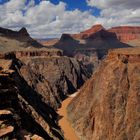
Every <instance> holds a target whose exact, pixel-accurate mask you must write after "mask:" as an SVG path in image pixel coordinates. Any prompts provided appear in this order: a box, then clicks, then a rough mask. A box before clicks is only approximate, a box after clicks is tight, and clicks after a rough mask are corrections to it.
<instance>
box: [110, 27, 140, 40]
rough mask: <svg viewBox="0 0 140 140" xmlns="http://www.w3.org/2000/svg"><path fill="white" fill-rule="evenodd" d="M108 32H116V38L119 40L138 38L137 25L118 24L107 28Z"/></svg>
mask: <svg viewBox="0 0 140 140" xmlns="http://www.w3.org/2000/svg"><path fill="white" fill-rule="evenodd" d="M108 31H109V32H113V33H116V35H117V38H118V39H119V40H120V41H121V42H128V41H131V40H134V39H140V27H139V26H137V27H135V26H119V27H113V28H111V29H109V30H108Z"/></svg>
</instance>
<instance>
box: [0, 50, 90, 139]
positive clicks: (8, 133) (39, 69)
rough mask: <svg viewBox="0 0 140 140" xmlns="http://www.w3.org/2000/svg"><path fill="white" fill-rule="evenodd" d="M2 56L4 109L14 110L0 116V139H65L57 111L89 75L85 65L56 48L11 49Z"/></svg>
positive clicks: (0, 76)
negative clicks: (58, 121)
mask: <svg viewBox="0 0 140 140" xmlns="http://www.w3.org/2000/svg"><path fill="white" fill-rule="evenodd" d="M0 58H1V59H0V91H1V93H0V99H1V101H0V102H1V104H0V109H1V110H0V112H1V111H2V112H3V111H5V112H6V111H11V112H12V113H11V114H10V118H11V119H9V118H8V117H7V115H6V114H4V115H3V116H2V118H1V116H0V124H1V125H2V126H4V127H2V128H1V129H0V138H9V139H12V138H17V139H23V138H24V137H28V138H31V137H39V136H41V137H42V138H44V139H50V140H51V139H61V140H62V139H64V137H63V134H62V132H61V129H60V128H59V126H58V124H57V119H58V115H57V113H56V112H55V110H56V109H57V108H58V107H59V106H60V104H61V102H62V100H64V99H65V98H66V97H67V96H68V95H69V94H71V93H73V92H75V91H76V90H77V89H78V88H80V86H82V84H83V83H84V81H85V80H86V79H87V78H88V74H87V73H86V71H85V69H84V67H83V66H82V65H80V63H79V62H77V61H76V60H75V59H73V58H68V57H64V56H62V51H59V50H56V49H45V50H32V51H31V50H30V51H27V50H25V51H14V52H7V53H1V55H0ZM14 116H18V118H17V119H15V117H14ZM4 120H6V122H7V123H5V121H4Z"/></svg>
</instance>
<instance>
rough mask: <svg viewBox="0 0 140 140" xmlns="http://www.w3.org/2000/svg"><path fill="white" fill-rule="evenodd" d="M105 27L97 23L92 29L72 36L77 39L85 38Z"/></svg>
mask: <svg viewBox="0 0 140 140" xmlns="http://www.w3.org/2000/svg"><path fill="white" fill-rule="evenodd" d="M103 29H104V27H103V26H102V25H100V24H97V25H94V26H92V27H91V28H90V29H87V30H85V31H83V32H80V33H79V34H74V35H72V36H73V37H74V38H77V39H85V38H88V37H89V36H90V35H91V34H94V33H97V32H99V31H100V30H103Z"/></svg>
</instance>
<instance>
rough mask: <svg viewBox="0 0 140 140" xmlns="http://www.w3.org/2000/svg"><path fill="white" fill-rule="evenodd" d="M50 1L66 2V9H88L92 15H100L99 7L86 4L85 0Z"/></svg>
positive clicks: (55, 1)
mask: <svg viewBox="0 0 140 140" xmlns="http://www.w3.org/2000/svg"><path fill="white" fill-rule="evenodd" d="M36 1H38V0H36ZM50 1H51V2H52V3H54V4H58V3H59V2H60V1H63V2H65V3H67V10H74V9H79V10H81V11H88V10H90V11H91V13H92V14H93V15H95V16H99V15H100V9H99V8H96V7H90V6H88V5H87V3H86V0H50Z"/></svg>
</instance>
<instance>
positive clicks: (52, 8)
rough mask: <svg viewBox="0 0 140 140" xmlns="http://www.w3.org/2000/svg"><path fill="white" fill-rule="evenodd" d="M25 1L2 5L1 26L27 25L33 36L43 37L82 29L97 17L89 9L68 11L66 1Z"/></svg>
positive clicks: (90, 24) (16, 27)
mask: <svg viewBox="0 0 140 140" xmlns="http://www.w3.org/2000/svg"><path fill="white" fill-rule="evenodd" d="M25 3H26V0H22V1H19V0H11V1H10V2H7V3H5V4H4V5H1V6H0V9H2V10H0V26H3V27H8V28H13V29H18V27H22V26H25V27H27V29H28V31H29V32H30V33H31V35H32V36H33V37H40V38H42V37H54V36H58V35H61V34H62V33H64V32H69V33H75V32H79V31H82V30H84V29H86V28H88V27H90V26H92V25H93V24H94V22H95V19H96V18H95V17H94V16H93V15H91V14H90V12H88V11H87V12H81V11H79V10H77V9H76V10H73V11H67V10H66V3H64V2H59V4H57V5H55V4H52V3H51V2H50V1H41V2H40V4H39V5H34V0H32V1H30V3H29V4H28V5H25ZM23 11H24V14H23Z"/></svg>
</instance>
